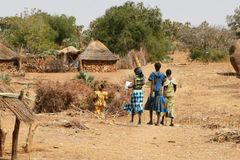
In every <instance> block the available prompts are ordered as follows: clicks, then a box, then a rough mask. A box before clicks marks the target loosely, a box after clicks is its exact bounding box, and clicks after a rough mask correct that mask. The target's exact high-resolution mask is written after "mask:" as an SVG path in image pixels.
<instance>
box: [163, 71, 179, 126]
mask: <svg viewBox="0 0 240 160" xmlns="http://www.w3.org/2000/svg"><path fill="white" fill-rule="evenodd" d="M166 75H167V79H166V81H165V82H164V84H163V86H164V98H165V100H166V104H167V114H166V116H167V117H169V118H171V123H170V126H174V123H173V119H174V103H175V98H174V94H175V92H176V90H177V83H176V79H174V78H172V71H171V70H170V69H168V70H166Z"/></svg>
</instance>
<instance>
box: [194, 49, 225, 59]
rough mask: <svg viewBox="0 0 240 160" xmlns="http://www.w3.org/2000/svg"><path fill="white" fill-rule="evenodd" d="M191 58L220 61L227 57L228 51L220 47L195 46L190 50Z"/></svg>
mask: <svg viewBox="0 0 240 160" xmlns="http://www.w3.org/2000/svg"><path fill="white" fill-rule="evenodd" d="M190 52H191V53H190V58H191V59H192V60H197V61H204V62H219V61H223V60H225V59H226V57H227V53H225V52H224V51H220V50H218V49H213V48H211V49H199V48H194V49H191V50H190Z"/></svg>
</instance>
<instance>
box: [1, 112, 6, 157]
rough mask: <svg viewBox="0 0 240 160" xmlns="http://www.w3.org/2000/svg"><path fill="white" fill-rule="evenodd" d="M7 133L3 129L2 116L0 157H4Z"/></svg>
mask: <svg viewBox="0 0 240 160" xmlns="http://www.w3.org/2000/svg"><path fill="white" fill-rule="evenodd" d="M6 135H7V132H6V131H5V130H3V129H2V122H1V115H0V157H3V153H4V146H5V140H6Z"/></svg>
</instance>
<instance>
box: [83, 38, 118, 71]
mask: <svg viewBox="0 0 240 160" xmlns="http://www.w3.org/2000/svg"><path fill="white" fill-rule="evenodd" d="M118 59H119V57H118V56H117V55H115V54H113V53H112V52H111V51H110V50H109V49H108V48H107V47H106V46H105V45H104V44H103V43H102V42H100V41H98V40H97V41H92V42H90V44H89V45H88V46H87V48H86V49H85V50H84V52H83V53H82V54H80V55H79V61H80V65H79V67H80V68H79V69H80V70H81V71H86V72H114V71H117V66H116V63H117V61H118Z"/></svg>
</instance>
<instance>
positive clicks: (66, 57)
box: [57, 46, 80, 65]
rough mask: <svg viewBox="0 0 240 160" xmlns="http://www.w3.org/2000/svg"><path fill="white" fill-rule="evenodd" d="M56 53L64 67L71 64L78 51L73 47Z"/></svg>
mask: <svg viewBox="0 0 240 160" xmlns="http://www.w3.org/2000/svg"><path fill="white" fill-rule="evenodd" d="M57 52H58V53H57V58H58V59H61V60H62V62H63V64H65V65H70V64H71V63H73V62H74V61H75V60H76V59H77V58H78V55H79V54H80V50H78V49H76V48H75V47H73V46H69V47H66V48H64V49H62V50H59V51H57Z"/></svg>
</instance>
